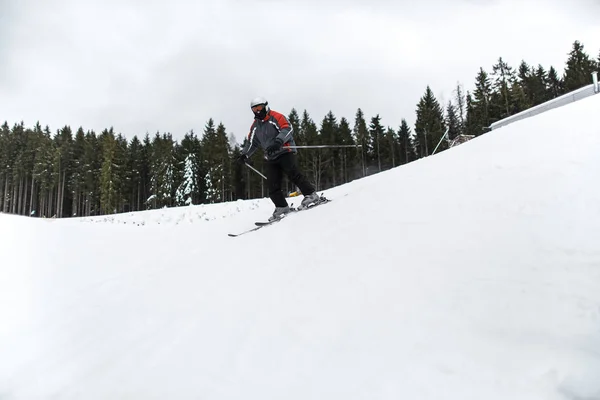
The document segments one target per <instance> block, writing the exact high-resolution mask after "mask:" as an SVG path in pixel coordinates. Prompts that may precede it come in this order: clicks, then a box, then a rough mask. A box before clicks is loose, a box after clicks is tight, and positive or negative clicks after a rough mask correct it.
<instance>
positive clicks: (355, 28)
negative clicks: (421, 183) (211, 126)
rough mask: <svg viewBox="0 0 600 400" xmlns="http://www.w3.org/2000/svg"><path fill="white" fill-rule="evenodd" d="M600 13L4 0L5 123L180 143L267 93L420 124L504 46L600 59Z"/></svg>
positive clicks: (508, 50)
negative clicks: (432, 98)
mask: <svg viewBox="0 0 600 400" xmlns="http://www.w3.org/2000/svg"><path fill="white" fill-rule="evenodd" d="M599 21H600V1H597V0H569V1H562V0H561V1H555V0H545V1H533V0H531V1H530V0H490V1H484V0H480V1H479V0H454V1H450V0H445V1H443V0H436V1H434V0H420V1H418V2H417V1H415V0H411V1H404V0H394V1H392V0H390V1H386V0H370V1H369V2H367V1H363V0H360V1H359V0H320V1H317V0H303V1H298V0H277V1H276V0H253V1H242V0H211V1H201V0H187V1H186V0H169V1H165V0H160V1H159V0H144V1H141V0H140V1H134V0H37V1H34V0H0V121H2V122H4V121H5V120H6V121H8V122H9V124H10V125H12V124H14V123H15V122H19V121H24V122H25V125H26V126H33V125H34V124H35V122H36V121H40V123H41V124H42V125H43V126H44V125H49V126H50V128H51V129H52V131H53V132H54V131H56V130H57V129H58V128H60V127H62V126H64V125H70V126H71V127H72V128H73V129H77V128H78V127H79V126H83V128H84V129H85V130H88V129H94V130H96V131H97V132H99V131H101V130H102V129H104V128H107V127H110V126H113V127H114V128H115V130H116V131H117V132H121V133H122V134H123V135H125V136H126V137H128V138H132V137H133V135H138V136H143V135H145V133H146V132H149V133H150V134H151V135H153V134H154V133H155V132H156V131H160V132H167V131H168V132H171V133H172V134H173V136H174V137H175V138H176V139H180V138H182V137H183V135H184V134H185V133H186V132H189V131H190V130H191V129H193V130H194V131H195V132H197V133H198V134H200V133H201V132H202V129H203V127H204V125H205V123H206V122H207V120H208V119H209V118H210V117H212V118H213V119H214V120H215V122H216V123H219V122H223V124H224V125H225V126H226V127H227V129H228V131H229V132H230V133H235V135H236V137H238V139H240V140H241V138H242V137H243V135H245V134H246V133H247V130H248V128H249V126H250V124H251V122H252V113H251V111H250V108H249V102H250V100H251V99H252V98H253V97H256V96H264V97H266V98H267V99H268V100H269V103H270V105H271V107H272V108H273V109H274V110H278V111H280V112H282V113H284V114H286V115H287V114H288V113H289V112H290V110H291V109H292V107H295V108H296V109H297V110H298V111H299V112H301V111H302V110H304V109H306V110H307V111H308V112H309V114H310V115H311V117H312V118H313V120H315V122H317V123H318V124H319V123H320V122H321V120H322V118H323V117H324V115H325V114H326V113H327V112H328V111H329V110H331V111H333V113H334V114H335V115H336V117H337V118H338V120H339V119H340V118H341V117H346V118H347V119H348V120H349V121H350V123H351V125H352V124H353V121H354V115H355V113H356V110H357V108H359V107H360V108H362V109H363V111H364V112H365V115H366V117H367V118H368V119H370V118H371V117H372V116H374V115H375V114H380V116H381V118H382V123H383V124H384V126H391V127H393V128H397V127H398V126H399V124H400V122H401V119H402V118H405V119H406V120H407V121H408V122H409V124H410V125H411V127H412V125H413V123H414V119H415V108H416V104H417V102H418V101H419V98H420V97H421V96H422V95H423V93H424V91H425V89H426V87H427V85H429V86H430V87H431V88H432V90H433V92H434V94H435V95H436V97H437V98H438V100H440V102H443V103H446V102H447V101H448V100H449V99H450V98H451V97H452V96H453V90H454V89H455V87H456V84H457V83H459V82H460V83H461V84H462V85H463V86H464V88H465V90H472V88H473V85H474V81H475V76H476V74H477V72H478V70H479V67H483V68H484V69H486V70H487V71H488V72H491V67H492V65H493V64H494V63H495V62H496V61H497V59H498V57H500V56H501V57H503V58H504V60H505V61H507V62H508V63H509V64H510V65H511V66H513V67H514V68H516V67H518V65H519V63H520V61H521V60H525V61H527V62H528V63H529V64H536V65H537V64H538V63H539V64H542V65H543V66H544V67H545V68H546V69H548V68H549V67H550V66H551V65H552V66H554V67H555V68H556V69H557V70H558V71H559V73H562V72H563V69H564V62H565V61H566V59H567V53H568V52H569V51H570V49H571V46H572V43H573V41H575V40H579V41H581V42H582V43H583V44H584V46H585V50H586V51H587V53H588V54H590V56H592V57H593V58H597V57H598V54H599V53H600V22H599Z"/></svg>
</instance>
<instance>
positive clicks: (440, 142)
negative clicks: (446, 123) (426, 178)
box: [431, 127, 450, 155]
mask: <svg viewBox="0 0 600 400" xmlns="http://www.w3.org/2000/svg"><path fill="white" fill-rule="evenodd" d="M449 130H450V127H448V129H446V132H444V134H443V135H442V138H441V139H440V141H439V142H438V144H437V146H435V149H433V153H431V155H434V154H435V152H436V150H437V149H438V147H440V144H442V140H444V138H445V137H446V135H447V134H448V131H449Z"/></svg>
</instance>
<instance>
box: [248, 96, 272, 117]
mask: <svg viewBox="0 0 600 400" xmlns="http://www.w3.org/2000/svg"><path fill="white" fill-rule="evenodd" d="M261 105H262V106H263V108H262V110H259V111H255V110H252V112H253V113H254V115H255V116H256V117H257V118H260V119H264V118H265V117H266V116H267V113H268V112H269V102H268V101H267V99H265V98H264V97H256V98H255V99H253V100H252V101H251V102H250V108H254V107H256V106H261Z"/></svg>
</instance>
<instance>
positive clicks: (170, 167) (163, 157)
mask: <svg viewBox="0 0 600 400" xmlns="http://www.w3.org/2000/svg"><path fill="white" fill-rule="evenodd" d="M174 164H175V156H174V149H173V137H172V135H171V134H170V133H163V134H162V136H161V135H160V134H159V133H158V132H157V133H156V135H155V136H154V139H153V140H152V153H151V155H150V176H151V178H150V182H151V190H150V192H151V195H150V197H149V198H148V199H147V200H146V203H147V204H148V206H152V207H154V208H159V207H170V206H172V205H173V195H174V182H173V178H174V176H173V172H174Z"/></svg>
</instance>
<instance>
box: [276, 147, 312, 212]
mask: <svg viewBox="0 0 600 400" xmlns="http://www.w3.org/2000/svg"><path fill="white" fill-rule="evenodd" d="M266 169H267V183H268V185H269V197H270V198H271V200H272V201H273V203H275V207H287V206H288V203H287V201H286V200H285V196H284V194H283V192H282V191H281V183H282V181H283V174H286V175H287V177H288V179H289V180H290V181H291V182H292V183H293V184H294V185H296V186H298V189H300V191H301V192H302V194H303V195H309V194H312V193H313V192H314V191H315V188H314V187H313V185H312V184H311V183H310V182H309V181H308V180H307V179H306V178H305V177H304V175H303V174H302V173H301V172H300V170H299V169H298V164H297V162H296V155H295V154H294V153H287V154H283V155H281V156H280V157H278V158H277V159H275V160H272V161H267V162H266Z"/></svg>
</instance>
